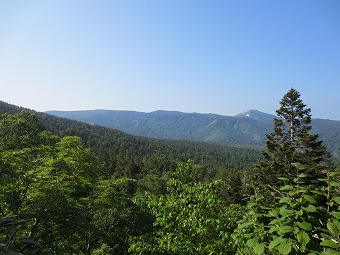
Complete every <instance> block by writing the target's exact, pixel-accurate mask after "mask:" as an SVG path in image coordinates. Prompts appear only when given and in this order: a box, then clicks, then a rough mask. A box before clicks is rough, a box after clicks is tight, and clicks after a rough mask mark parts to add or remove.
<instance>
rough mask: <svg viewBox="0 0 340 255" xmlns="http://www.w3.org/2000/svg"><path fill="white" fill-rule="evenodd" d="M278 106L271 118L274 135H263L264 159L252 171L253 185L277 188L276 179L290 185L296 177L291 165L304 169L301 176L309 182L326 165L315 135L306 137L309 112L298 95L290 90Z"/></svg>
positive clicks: (309, 121)
mask: <svg viewBox="0 0 340 255" xmlns="http://www.w3.org/2000/svg"><path fill="white" fill-rule="evenodd" d="M280 104H281V107H280V108H279V109H278V110H277V111H276V112H277V114H278V116H279V118H276V119H274V132H272V133H270V134H268V135H267V141H266V150H265V151H264V152H263V155H264V158H265V160H264V161H262V162H261V163H260V164H259V165H258V166H257V167H256V168H255V176H254V182H255V184H256V185H263V184H264V185H267V184H270V185H272V186H276V187H278V186H280V185H282V183H283V182H282V181H281V180H279V179H278V178H277V177H282V176H284V177H286V178H288V179H289V181H290V182H293V179H294V178H295V177H296V168H294V166H293V165H292V163H300V164H303V165H305V166H306V168H305V169H304V171H305V173H306V174H308V176H309V178H310V179H317V178H318V177H320V176H321V171H322V169H323V168H324V165H325V164H326V163H327V162H328V160H329V158H328V153H327V151H326V149H325V147H324V146H323V145H322V142H321V141H317V139H318V135H315V134H309V131H310V130H311V128H312V127H311V126H310V123H311V115H310V109H309V108H305V107H306V105H305V104H303V102H302V100H301V99H300V93H299V92H297V91H296V90H295V89H293V88H292V89H290V90H289V91H288V92H287V93H286V94H285V95H284V96H283V98H282V100H281V102H280Z"/></svg>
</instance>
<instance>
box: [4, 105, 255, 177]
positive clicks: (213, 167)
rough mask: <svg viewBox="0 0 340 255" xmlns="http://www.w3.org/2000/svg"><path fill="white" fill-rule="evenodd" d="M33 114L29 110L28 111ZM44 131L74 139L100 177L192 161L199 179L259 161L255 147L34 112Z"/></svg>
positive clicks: (6, 109)
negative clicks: (138, 132)
mask: <svg viewBox="0 0 340 255" xmlns="http://www.w3.org/2000/svg"><path fill="white" fill-rule="evenodd" d="M21 110H23V108H21V107H17V106H12V105H9V104H7V103H4V102H1V103H0V112H3V113H6V112H7V113H15V112H19V111H21ZM32 112H33V111H32ZM33 113H35V114H36V115H37V117H38V119H39V121H40V122H41V123H42V125H43V126H44V127H45V129H46V130H48V131H50V132H52V133H53V134H55V135H58V136H60V137H64V136H78V137H80V138H81V139H82V141H83V142H84V144H85V146H86V147H88V148H91V150H92V151H93V152H95V154H96V155H97V156H98V157H99V159H100V161H101V162H102V165H103V170H102V171H103V175H105V176H106V177H110V176H112V175H114V176H116V177H122V176H125V177H131V178H140V177H143V176H144V175H145V174H147V173H157V174H161V173H166V172H168V171H169V170H170V169H171V170H172V171H173V170H174V168H175V167H176V164H177V162H186V161H187V160H189V159H190V160H192V161H193V162H194V164H195V167H196V168H197V169H199V171H197V174H198V176H197V178H198V179H200V180H206V181H209V180H212V179H218V178H223V176H225V175H227V174H229V173H231V172H246V171H248V170H250V169H251V168H252V165H253V164H254V163H255V162H257V161H258V160H260V159H261V155H260V150H259V148H251V147H248V148H247V147H229V146H222V145H215V144H209V143H203V142H191V141H178V140H161V139H151V138H144V137H138V136H133V135H128V134H125V133H123V132H121V131H118V130H114V129H110V128H105V127H101V126H95V125H89V124H85V123H82V122H77V121H73V120H69V119H64V118H59V117H54V116H51V115H48V114H44V113H36V112H33Z"/></svg>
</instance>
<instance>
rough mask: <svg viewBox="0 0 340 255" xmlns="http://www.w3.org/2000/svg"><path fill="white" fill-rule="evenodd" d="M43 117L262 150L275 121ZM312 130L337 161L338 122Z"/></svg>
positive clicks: (261, 117)
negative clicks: (250, 146)
mask: <svg viewBox="0 0 340 255" xmlns="http://www.w3.org/2000/svg"><path fill="white" fill-rule="evenodd" d="M46 113H48V114H51V115H55V116H59V117H64V118H69V119H73V120H77V121H82V122H85V123H91V124H95V125H100V126H105V127H110V128H114V129H118V130H121V131H123V132H126V133H129V134H133V135H139V136H145V137H151V138H159V139H176V140H192V141H203V142H211V143H216V144H235V145H236V144H237V145H253V146H262V147H264V145H265V140H266V134H268V133H271V132H272V131H273V118H275V117H276V116H275V115H272V114H268V113H263V112H260V111H258V110H253V109H252V110H248V111H245V112H243V113H240V114H237V115H235V116H225V115H218V114H212V113H185V112H179V111H165V110H157V111H153V112H149V113H146V112H138V111H121V110H81V111H47V112H46ZM312 127H313V129H312V133H316V134H319V135H320V140H322V141H324V143H325V146H326V147H327V149H328V150H329V151H330V152H331V153H332V154H333V155H335V156H336V157H339V159H340V155H339V152H338V148H339V147H340V121H335V120H326V119H312Z"/></svg>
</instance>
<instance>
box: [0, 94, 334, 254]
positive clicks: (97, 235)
mask: <svg viewBox="0 0 340 255" xmlns="http://www.w3.org/2000/svg"><path fill="white" fill-rule="evenodd" d="M277 115H278V118H276V119H275V120H274V130H273V132H272V133H270V134H267V143H266V149H265V150H264V151H263V158H262V160H261V158H260V157H259V155H258V151H257V150H253V149H242V148H226V147H215V145H206V144H198V143H190V142H181V141H177V142H171V141H159V140H156V139H150V140H144V139H143V138H141V137H133V136H126V135H125V134H123V133H121V132H119V131H110V130H109V129H105V128H101V127H96V126H89V125H86V124H82V123H76V122H72V121H67V120H63V119H59V118H55V117H51V118H50V117H48V116H45V115H36V114H34V113H32V112H28V111H14V112H13V113H5V114H2V115H1V117H0V177H1V178H0V212H1V222H0V254H42V255H44V254H46V255H47V254H89V255H99V254H101V255H103V254H180V255H181V254H183V255H184V254H323V255H327V254H339V253H340V245H339V241H340V234H339V233H340V222H339V219H340V195H339V187H340V181H339V168H336V166H335V165H334V163H333V162H332V161H331V158H330V157H329V154H328V152H327V151H326V149H325V147H324V146H323V144H322V142H321V141H319V140H318V136H317V135H315V134H310V130H311V114H310V109H309V108H306V105H305V104H303V102H302V100H301V98H300V93H299V92H298V91H296V90H295V89H293V88H292V89H290V90H289V91H288V92H287V93H286V94H285V95H284V96H283V98H282V100H281V101H280V108H279V109H278V110H277ZM68 125H69V126H68ZM76 134H77V135H79V134H81V137H79V136H75V135H76ZM105 134H106V136H105ZM103 137H106V138H108V137H109V138H110V139H108V140H105V139H103ZM175 145H176V146H175ZM193 145H200V146H198V147H197V148H191V147H190V146H193ZM87 146H88V147H90V148H92V149H90V148H88V147H87ZM190 156H191V157H192V158H191V160H189V158H190ZM255 161H258V162H257V163H256V164H255Z"/></svg>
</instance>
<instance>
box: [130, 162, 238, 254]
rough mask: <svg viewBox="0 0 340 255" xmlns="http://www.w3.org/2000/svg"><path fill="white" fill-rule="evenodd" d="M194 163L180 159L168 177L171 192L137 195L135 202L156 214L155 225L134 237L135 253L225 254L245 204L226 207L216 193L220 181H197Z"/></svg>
mask: <svg viewBox="0 0 340 255" xmlns="http://www.w3.org/2000/svg"><path fill="white" fill-rule="evenodd" d="M191 174H192V164H191V162H188V163H179V165H178V168H177V170H176V171H175V173H174V174H173V178H172V179H170V180H169V181H168V193H167V194H163V195H158V196H157V195H153V194H150V193H146V194H144V195H138V196H136V198H135V202H136V203H137V204H139V205H141V207H142V208H144V209H145V210H147V211H149V212H151V214H152V215H154V217H155V222H154V224H153V225H154V229H153V231H152V232H149V233H147V234H145V235H142V236H138V237H134V238H131V241H130V243H131V244H130V248H129V251H130V252H132V253H134V254H225V253H229V252H231V250H230V249H231V247H230V246H229V245H227V244H228V242H229V241H230V232H231V231H232V230H233V228H235V227H236V221H237V220H238V219H239V218H240V215H241V211H242V207H241V206H239V205H231V206H230V207H228V208H224V207H223V205H222V202H221V201H220V200H219V198H218V196H217V189H218V187H220V186H221V185H222V183H221V182H220V181H214V182H211V183H194V182H192V180H191V178H190V176H191Z"/></svg>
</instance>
